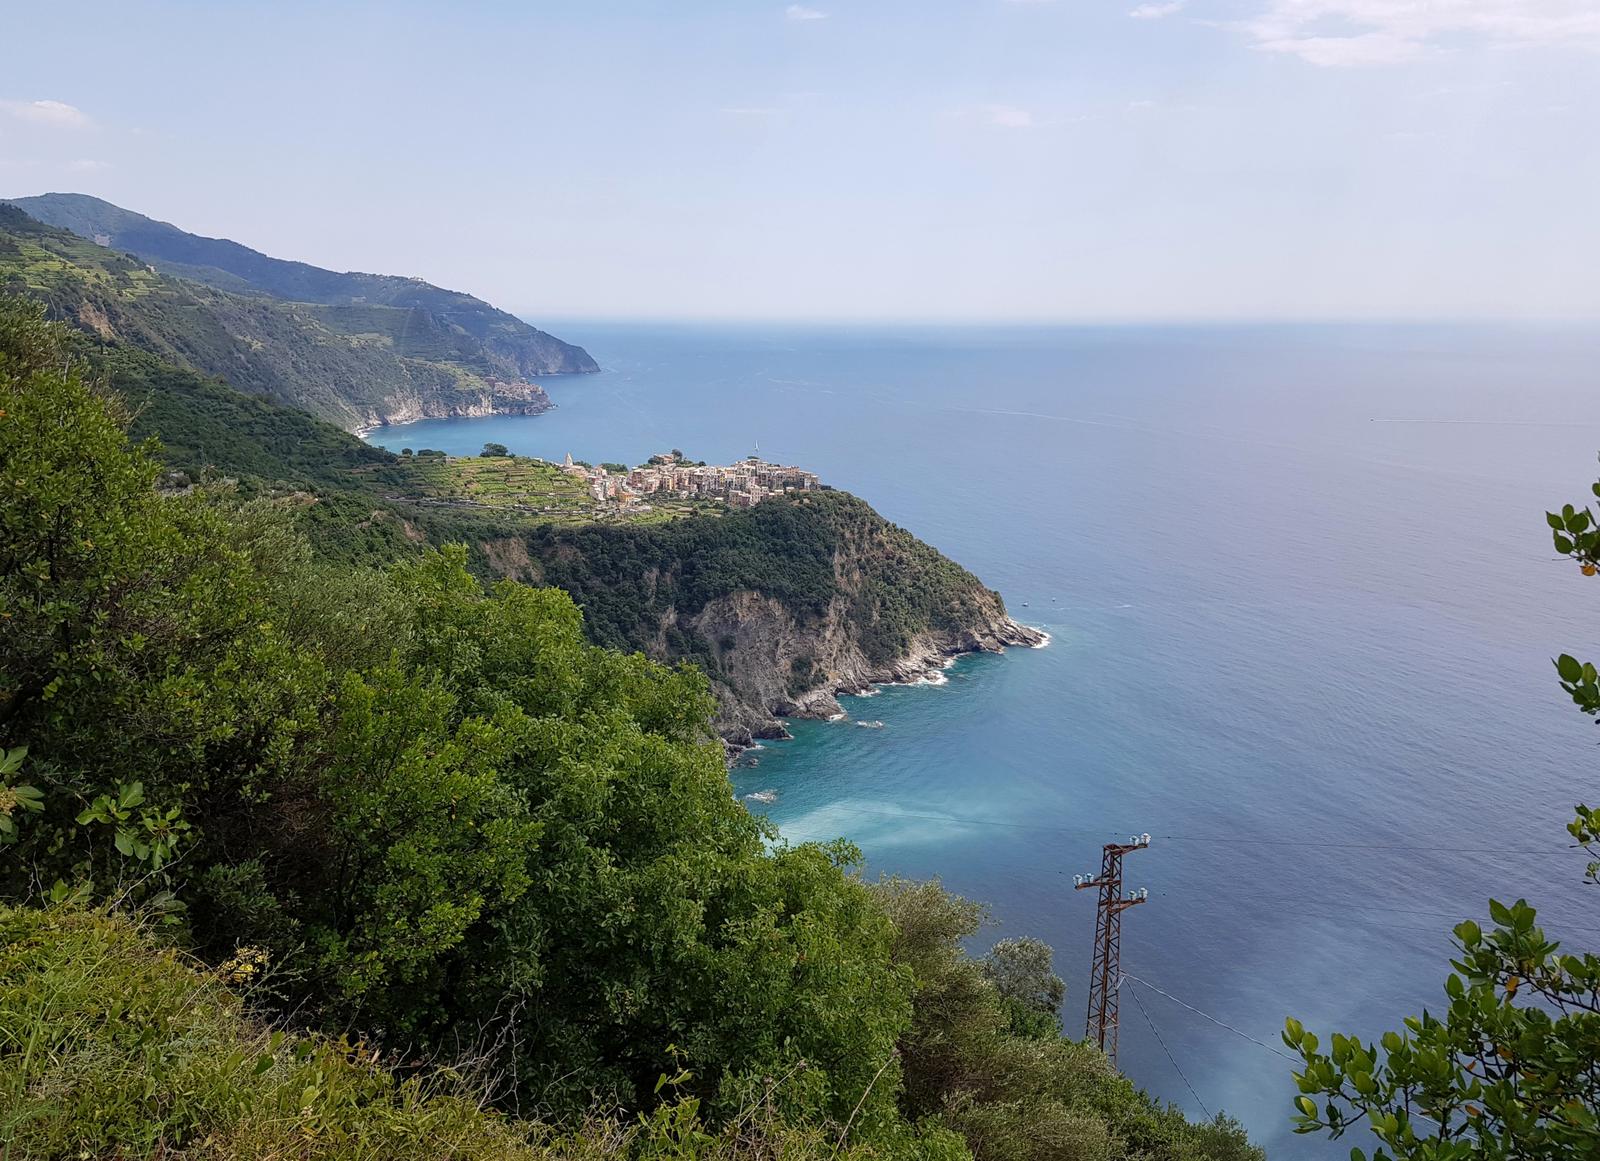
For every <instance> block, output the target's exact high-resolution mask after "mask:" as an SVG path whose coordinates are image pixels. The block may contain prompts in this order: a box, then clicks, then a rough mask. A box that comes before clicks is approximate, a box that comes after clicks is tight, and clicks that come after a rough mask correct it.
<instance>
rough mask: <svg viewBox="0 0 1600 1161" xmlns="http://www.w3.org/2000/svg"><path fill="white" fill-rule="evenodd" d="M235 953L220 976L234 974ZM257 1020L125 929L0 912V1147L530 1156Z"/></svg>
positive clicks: (222, 986) (149, 1153) (105, 922)
mask: <svg viewBox="0 0 1600 1161" xmlns="http://www.w3.org/2000/svg"><path fill="white" fill-rule="evenodd" d="M251 966H252V965H251V964H250V962H249V960H248V958H244V959H240V960H237V961H235V963H234V964H233V965H232V967H231V968H225V971H227V972H231V973H232V974H234V975H240V974H244V975H248V974H250V969H251ZM448 1079H449V1078H438V1077H435V1078H431V1079H430V1080H423V1079H412V1080H405V1081H398V1080H396V1079H395V1077H394V1076H393V1075H391V1074H390V1073H388V1072H386V1071H385V1070H383V1069H381V1068H379V1067H377V1065H376V1064H375V1063H374V1054H373V1052H372V1051H371V1050H370V1049H369V1048H368V1047H367V1046H366V1045H365V1044H363V1043H360V1042H356V1043H348V1042H343V1041H333V1040H329V1039H326V1038H323V1037H311V1036H295V1035H288V1034H285V1033H284V1032H282V1031H273V1030H271V1029H269V1028H267V1027H265V1026H263V1025H261V1024H259V1023H257V1022H255V1021H252V1020H251V1019H250V1018H249V1017H248V1016H247V1014H246V1012H245V1009H244V1004H243V1002H242V1001H241V999H240V998H239V997H238V996H237V995H236V994H235V993H234V992H233V991H232V990H231V989H230V987H229V986H228V984H227V982H225V979H224V977H223V975H221V974H218V973H212V972H207V971H205V970H203V969H202V968H201V967H200V966H199V965H198V964H195V963H193V962H191V961H189V960H187V959H186V958H185V957H183V956H181V955H179V954H178V953H176V952H174V951H171V950H164V949H161V948H160V947H158V946H157V945H156V944H155V943H154V942H153V941H151V940H150V939H148V938H146V937H145V936H144V935H143V934H142V933H141V932H140V931H139V930H138V929H137V928H135V927H134V926H133V925H132V924H131V923H128V922H126V921H124V920H120V919H115V918H112V917H109V916H106V915H100V914H92V913H86V912H83V911H77V910H49V911H34V910H24V909H4V910H0V1142H3V1145H0V1156H3V1157H5V1158H7V1161H10V1159H12V1158H34V1157H40V1158H42V1157H82V1158H98V1157H112V1156H115V1157H128V1158H136V1157H184V1158H195V1159H201V1158H204V1159H207V1161H210V1159H212V1158H216V1159H221V1158H243V1157H255V1158H269V1157H270V1158H279V1157H282V1158H289V1157H302V1156H317V1157H327V1158H340V1159H342V1158H352V1159H354V1158H358V1157H366V1158H396V1159H411V1158H415V1159H416V1161H423V1159H425V1158H427V1159H432V1158H440V1157H455V1158H462V1159H468V1158H471V1159H477V1158H517V1157H526V1158H536V1157H543V1156H545V1155H546V1154H545V1153H544V1152H543V1151H542V1150H540V1149H538V1148H536V1147H535V1144H534V1139H533V1136H532V1133H531V1130H530V1129H529V1128H528V1127H527V1126H519V1125H515V1124H513V1123H511V1122H509V1121H507V1120H505V1119H503V1118H501V1117H498V1116H496V1115H494V1114H492V1113H486V1112H484V1111H483V1110H482V1109H480V1108H479V1106H478V1104H477V1103H476V1102H475V1101H472V1100H470V1099H467V1098H466V1097H465V1096H463V1095H459V1094H452V1093H451V1092H449V1091H448V1089H449V1085H448Z"/></svg>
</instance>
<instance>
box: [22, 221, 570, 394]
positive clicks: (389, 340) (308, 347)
mask: <svg viewBox="0 0 1600 1161" xmlns="http://www.w3.org/2000/svg"><path fill="white" fill-rule="evenodd" d="M184 272H185V273H187V274H191V275H192V274H203V273H204V271H197V270H193V269H186V270H185V271H184ZM219 281H220V282H221V284H222V285H221V288H219V286H218V285H214V284H211V283H216V282H219ZM396 281H399V282H408V281H409V280H406V279H399V280H396ZM211 283H208V282H207V281H204V280H201V281H195V280H192V279H190V278H187V277H175V276H173V275H172V274H170V273H158V272H156V271H155V270H154V268H152V267H150V266H148V265H147V264H146V263H145V262H143V261H140V260H138V259H136V258H134V257H132V256H130V255H128V254H126V253H122V252H119V251H116V250H110V249H106V248H104V247H101V246H96V245H94V244H93V243H92V242H89V241H86V240H85V239H83V238H81V237H79V236H77V235H76V234H72V233H69V232H67V231H66V230H61V229H56V228H54V227H51V226H46V225H43V224H42V223H40V222H38V221H35V220H34V219H32V218H30V217H29V216H28V215H26V214H25V213H23V212H22V211H21V210H19V209H17V208H16V207H15V206H13V205H10V204H3V203H0V290H8V291H11V292H14V293H22V294H26V295H28V296H29V297H32V298H34V299H36V300H38V301H41V302H43V303H45V304H46V305H47V306H48V307H49V309H50V311H51V314H52V315H53V316H54V317H56V318H59V319H63V320H67V321H70V322H72V323H73V324H74V325H76V326H79V327H82V328H83V329H84V330H85V331H88V332H90V333H93V334H96V335H98V336H99V337H101V338H103V339H108V340H114V341H117V342H120V343H126V344H130V345H132V346H135V347H138V348H140V349H142V350H144V351H146V352H148V353H151V354H154V355H156V356H157V357H159V358H161V359H163V360H165V361H166V362H168V363H172V364H176V365H177V366H180V367H184V368H187V369H189V370H192V371H198V372H200V373H202V374H205V375H218V376H223V377H225V378H226V379H227V381H228V382H229V383H230V384H231V385H232V386H233V387H235V388H237V389H239V390H241V391H244V392H246V393H248V394H254V395H264V396H268V397H270V398H273V399H275V400H279V401H285V402H289V403H292V404H294V405H296V406H298V407H302V408H304V409H305V410H307V411H309V412H311V413H312V414H314V415H316V416H318V417H320V418H322V419H325V420H329V421H331V422H334V423H337V424H340V425H342V426H356V425H359V424H363V423H370V422H373V421H374V420H375V419H377V418H379V417H380V416H381V415H382V414H384V413H386V412H388V411H390V410H392V409H393V400H394V398H395V396H396V395H397V394H409V395H411V396H413V397H416V398H418V399H423V400H432V401H436V402H439V403H441V404H442V405H446V406H450V405H453V404H455V403H458V402H461V401H462V398H463V393H465V398H466V399H467V400H469V401H473V402H481V401H482V400H484V399H488V398H491V397H493V396H494V394H495V391H496V387H495V383H496V381H498V380H502V379H504V380H512V381H515V380H519V379H521V378H522V377H523V375H524V373H525V372H524V371H523V370H522V369H521V364H522V363H523V362H524V361H526V362H529V363H530V364H534V365H536V369H537V372H543V371H545V370H549V369H550V364H549V363H548V362H545V361H544V360H545V358H546V357H549V358H554V359H555V361H556V365H557V366H558V367H564V366H566V365H567V361H568V359H569V354H570V358H571V359H574V360H577V361H578V363H581V364H582V365H578V363H575V364H574V365H573V366H572V367H571V368H570V369H573V370H589V369H593V362H592V360H589V359H588V356H587V355H585V354H583V352H582V351H581V350H578V349H577V348H569V347H566V346H565V344H561V343H559V342H557V341H556V340H554V339H551V338H550V337H549V336H548V335H544V334H542V333H541V332H538V331H535V330H533V328H531V327H528V326H527V325H526V324H524V323H521V322H517V321H516V320H511V321H512V322H513V323H514V324H515V327H517V328H521V331H522V332H526V333H525V334H519V335H517V336H510V335H507V336H502V338H504V340H505V341H504V342H501V340H500V339H494V340H488V339H479V338H475V337H473V336H471V335H468V334H467V333H466V332H465V331H462V330H460V329H459V328H458V327H456V326H455V325H454V323H453V322H452V321H451V320H450V318H447V317H444V316H439V315H434V314H431V313H429V312H428V311H427V310H425V309H413V308H412V305H410V304H402V303H401V302H400V301H399V300H397V302H396V305H395V306H394V307H385V306H377V305H371V306H367V307H363V308H360V309H358V308H356V307H353V306H349V305H344V306H337V305H329V306H318V305H312V304H307V303H304V302H295V301H288V300H285V299H281V298H278V297H274V296H273V295H271V294H263V293H261V292H260V291H259V290H256V289H254V288H253V287H251V286H249V285H242V286H241V285H237V284H235V283H234V282H233V280H216V279H213V280H211ZM241 291H242V293H241ZM461 297H462V298H466V296H461ZM400 298H401V299H404V298H405V295H401V296H400ZM470 301H472V302H476V301H477V300H470ZM478 306H480V307H482V308H483V310H485V311H489V312H490V313H492V314H499V312H496V311H493V310H492V308H490V307H488V306H487V305H486V304H482V303H478ZM469 313H471V312H469ZM374 316H381V317H374ZM502 317H504V318H507V319H509V318H510V316H502ZM526 373H535V370H534V369H532V368H530V369H529V370H528V371H527V372H526Z"/></svg>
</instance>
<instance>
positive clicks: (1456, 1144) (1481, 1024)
mask: <svg viewBox="0 0 1600 1161" xmlns="http://www.w3.org/2000/svg"><path fill="white" fill-rule="evenodd" d="M1593 491H1594V494H1595V495H1596V496H1600V483H1596V484H1595V485H1594V488H1593ZM1545 521H1546V523H1547V524H1548V525H1549V528H1550V532H1551V537H1552V540H1553V542H1554V545H1555V549H1556V551H1557V552H1558V553H1560V554H1562V555H1563V556H1568V557H1571V558H1572V559H1574V560H1575V561H1576V562H1577V564H1578V567H1579V572H1580V573H1581V574H1582V575H1583V576H1586V577H1592V576H1594V575H1596V573H1597V572H1600V530H1597V528H1596V524H1595V517H1594V514H1593V512H1591V511H1590V510H1589V509H1588V508H1587V507H1584V508H1576V507H1574V506H1573V505H1571V504H1568V505H1566V506H1565V507H1563V508H1562V509H1561V511H1559V512H1547V513H1546V514H1545ZM1555 668H1556V672H1557V676H1558V678H1559V680H1560V682H1561V686H1562V688H1563V689H1564V690H1565V691H1566V692H1567V694H1568V696H1569V697H1571V698H1572V700H1573V702H1574V703H1575V704H1576V705H1577V706H1578V708H1579V709H1580V710H1582V711H1583V712H1584V713H1586V714H1589V715H1590V716H1600V680H1597V673H1596V669H1595V666H1594V665H1593V664H1592V663H1586V662H1580V661H1578V659H1577V658H1575V657H1572V656H1571V655H1569V654H1565V653H1563V654H1562V655H1561V656H1560V657H1558V658H1556V660H1555ZM1567 829H1568V831H1569V832H1570V833H1571V834H1572V836H1573V837H1574V838H1575V839H1576V840H1577V841H1578V843H1579V845H1580V846H1582V847H1584V848H1585V849H1586V850H1588V851H1589V853H1590V856H1591V861H1590V863H1589V866H1588V870H1587V874H1588V878H1589V879H1590V880H1591V881H1594V880H1596V878H1597V876H1600V851H1597V844H1600V811H1597V810H1594V809H1591V808H1589V807H1587V806H1585V805H1581V804H1580V805H1579V806H1578V807H1577V808H1576V817H1575V818H1574V820H1573V821H1572V823H1570V824H1569V825H1568V827H1567ZM1489 915H1490V919H1491V920H1492V922H1493V927H1492V929H1491V930H1490V931H1488V932H1485V931H1484V930H1483V929H1482V928H1481V927H1480V926H1479V925H1478V924H1477V923H1474V922H1471V921H1468V922H1465V923H1462V924H1460V925H1458V926H1457V927H1456V929H1455V944H1456V951H1457V955H1458V956H1459V958H1456V959H1453V960H1452V961H1451V963H1452V966H1453V967H1454V968H1455V969H1456V970H1455V972H1454V973H1453V974H1451V975H1450V976H1449V977H1448V978H1447V979H1446V980H1445V995H1446V997H1447V1000H1448V1003H1447V1006H1446V1008H1445V1010H1444V1011H1443V1013H1442V1014H1439V1015H1435V1014H1434V1013H1431V1012H1427V1011H1424V1012H1423V1014H1422V1015H1421V1016H1420V1017H1411V1018H1408V1019H1407V1020H1406V1021H1405V1031H1403V1032H1397V1031H1392V1032H1386V1033H1384V1035H1383V1036H1382V1037H1381V1039H1380V1040H1379V1041H1378V1042H1377V1043H1363V1042H1362V1041H1361V1040H1359V1039H1357V1038H1355V1037H1350V1036H1343V1035H1339V1034H1335V1035H1334V1036H1333V1037H1332V1038H1331V1040H1330V1042H1329V1046H1328V1050H1327V1051H1326V1052H1324V1051H1323V1049H1322V1044H1321V1041H1320V1040H1319V1039H1318V1037H1317V1036H1316V1035H1315V1034H1314V1033H1311V1032H1308V1031H1306V1030H1305V1028H1304V1027H1302V1026H1301V1024H1300V1023H1299V1021H1296V1020H1293V1019H1291V1020H1289V1021H1288V1022H1287V1025H1286V1028H1285V1031H1284V1041H1285V1043H1287V1044H1288V1045H1289V1046H1290V1047H1291V1048H1293V1049H1294V1050H1295V1051H1297V1052H1299V1053H1300V1056H1301V1058H1302V1059H1303V1060H1304V1062H1305V1067H1304V1069H1303V1070H1302V1071H1299V1072H1297V1073H1296V1074H1295V1080H1296V1082H1297V1083H1298V1085H1299V1087H1300V1093H1301V1095H1300V1096H1299V1097H1297V1098H1296V1101H1295V1104H1296V1116H1295V1121H1296V1124H1295V1129H1296V1131H1297V1132H1301V1133H1313V1132H1328V1133H1330V1134H1331V1135H1332V1136H1334V1137H1338V1136H1340V1135H1342V1134H1343V1133H1345V1132H1346V1131H1348V1130H1349V1129H1350V1128H1352V1127H1354V1126H1359V1125H1366V1126H1367V1127H1368V1128H1370V1129H1371V1131H1372V1132H1373V1133H1374V1134H1375V1135H1376V1136H1377V1138H1378V1139H1379V1141H1380V1142H1381V1143H1382V1144H1381V1147H1380V1148H1379V1149H1378V1150H1377V1151H1376V1153H1375V1154H1374V1156H1375V1158H1377V1159H1378V1161H1385V1159H1390V1158H1395V1159H1400V1161H1469V1159H1470V1161H1500V1159H1502V1158H1503V1159H1506V1161H1511V1159H1513V1158H1515V1159H1517V1161H1524V1159H1527V1161H1543V1159H1549V1161H1556V1159H1557V1158H1573V1157H1594V1156H1600V957H1596V956H1595V955H1593V954H1591V953H1587V952H1585V953H1580V954H1571V953H1565V952H1563V951H1562V950H1561V945H1560V944H1559V943H1557V942H1556V941H1554V940H1552V939H1550V938H1548V937H1547V936H1546V934H1545V932H1544V931H1543V929H1542V928H1540V927H1539V926H1538V924H1537V918H1538V917H1537V914H1536V913H1535V911H1534V909H1533V908H1532V907H1531V906H1529V905H1528V903H1527V902H1526V900H1522V899H1519V900H1517V901H1516V902H1515V903H1514V904H1512V905H1511V906H1509V907H1508V906H1506V905H1505V904H1503V903H1501V902H1499V901H1497V900H1491V901H1490V903H1489ZM1319 1100H1320V1101H1321V1102H1322V1103H1321V1104H1320V1105H1319V1103H1318V1101H1319ZM1351 1156H1352V1157H1353V1158H1361V1157H1364V1156H1365V1154H1364V1153H1363V1152H1362V1150H1361V1149H1360V1148H1355V1149H1352V1150H1351Z"/></svg>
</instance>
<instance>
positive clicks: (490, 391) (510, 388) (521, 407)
mask: <svg viewBox="0 0 1600 1161" xmlns="http://www.w3.org/2000/svg"><path fill="white" fill-rule="evenodd" d="M554 406H555V404H553V403H551V402H550V396H549V395H547V394H545V390H544V388H543V387H540V386H539V385H538V384H537V383H505V382H501V381H499V380H489V382H488V386H487V387H486V388H485V389H482V390H476V391H474V390H460V389H458V390H454V391H449V392H441V391H431V392H426V393H424V392H422V391H417V390H410V389H401V390H398V391H396V392H394V393H393V394H391V395H389V396H387V397H386V398H384V399H382V400H379V401H377V402H376V403H372V404H366V405H363V406H361V408H360V411H359V413H358V416H357V418H356V420H355V421H354V423H353V424H352V425H351V429H352V430H353V431H354V432H355V434H356V435H361V436H365V435H368V434H370V433H371V432H373V431H375V430H377V429H378V428H380V427H387V426H388V425H389V424H392V423H414V422H415V421H417V420H419V419H477V418H481V417H483V416H486V415H538V414H539V413H540V412H542V411H549V410H550V409H551V408H552V407H554Z"/></svg>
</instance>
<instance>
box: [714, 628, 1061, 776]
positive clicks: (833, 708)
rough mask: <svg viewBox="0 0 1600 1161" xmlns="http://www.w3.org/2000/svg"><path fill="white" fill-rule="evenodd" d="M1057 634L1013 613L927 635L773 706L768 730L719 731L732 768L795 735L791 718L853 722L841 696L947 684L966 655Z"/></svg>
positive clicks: (1039, 644) (1043, 641)
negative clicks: (766, 744)
mask: <svg viewBox="0 0 1600 1161" xmlns="http://www.w3.org/2000/svg"><path fill="white" fill-rule="evenodd" d="M1051 641H1052V637H1051V635H1050V634H1049V633H1047V632H1046V631H1045V630H1043V629H1039V628H1036V627H1035V626H1032V625H1024V624H1023V623H1022V622H1020V621H1017V620H1015V619H1014V618H1012V617H1010V616H1006V615H1003V614H1002V619H1001V620H999V621H996V622H993V623H991V624H989V625H986V626H984V627H983V629H982V630H981V631H973V630H968V631H967V632H965V633H964V634H961V635H958V636H954V637H952V636H949V635H938V636H931V635H930V636H925V637H924V638H923V639H921V640H919V641H917V642H914V643H913V646H912V648H911V649H910V650H908V651H907V652H906V653H905V654H904V655H903V656H901V657H900V658H898V659H897V660H895V661H893V662H890V663H889V664H887V665H882V666H878V667H869V668H868V669H867V670H866V671H865V672H864V673H861V674H857V675H852V676H851V677H850V678H849V679H847V680H844V681H840V680H833V681H828V682H824V683H822V684H820V685H818V686H816V687H814V688H812V689H809V690H806V691H805V692H804V693H801V694H800V695H798V696H797V697H796V698H795V699H794V700H793V701H792V702H790V703H786V704H783V705H780V706H775V707H772V709H771V710H770V711H769V712H771V714H772V715H773V716H772V717H771V719H770V720H769V721H768V722H766V723H762V725H763V726H764V727H765V728H752V727H751V726H749V725H747V724H734V725H731V726H725V727H724V728H722V729H721V730H720V731H719V733H720V735H721V738H722V744H723V748H724V750H725V752H726V754H727V759H728V764H729V765H730V766H732V765H733V764H734V763H735V762H737V761H738V759H739V757H740V755H742V754H743V753H745V752H746V751H748V750H751V749H755V748H758V747H759V744H760V742H761V741H764V740H766V741H773V740H777V741H783V740H788V739H791V738H792V737H793V735H792V734H790V733H789V731H788V729H787V728H786V721H785V719H791V718H800V719H805V720H817V721H827V722H838V721H847V720H849V717H850V715H849V714H848V713H847V712H846V711H845V709H844V707H843V706H842V705H840V704H839V698H841V697H873V696H876V695H877V694H879V693H881V692H882V690H883V689H884V688H885V687H888V686H915V685H923V686H930V687H932V686H941V685H946V684H948V683H949V681H950V678H949V676H948V675H947V674H946V673H945V670H947V669H949V668H950V667H951V666H953V665H954V664H955V663H956V662H957V661H959V660H961V658H963V657H969V656H972V655H974V654H977V653H1004V652H1005V651H1006V649H1007V648H1019V649H1044V648H1046V647H1047V646H1048V645H1050V643H1051Z"/></svg>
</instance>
